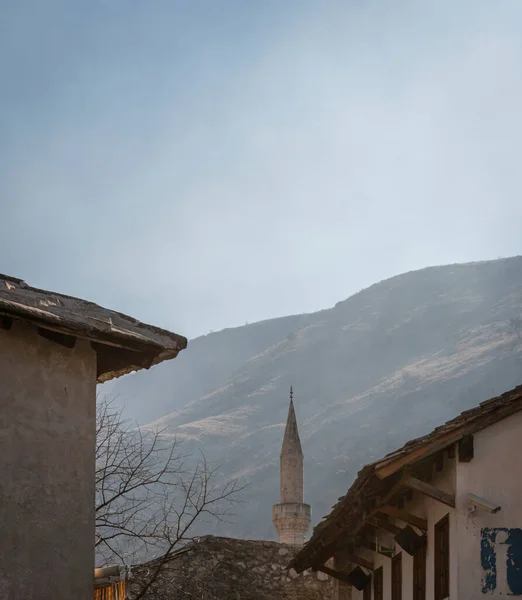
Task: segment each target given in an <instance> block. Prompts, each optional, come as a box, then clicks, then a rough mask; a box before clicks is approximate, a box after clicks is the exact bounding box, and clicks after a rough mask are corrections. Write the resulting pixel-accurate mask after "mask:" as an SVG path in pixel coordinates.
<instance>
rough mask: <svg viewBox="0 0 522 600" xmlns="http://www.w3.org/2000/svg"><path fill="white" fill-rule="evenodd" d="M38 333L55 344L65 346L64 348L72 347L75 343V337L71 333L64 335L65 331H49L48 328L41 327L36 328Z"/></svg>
mask: <svg viewBox="0 0 522 600" xmlns="http://www.w3.org/2000/svg"><path fill="white" fill-rule="evenodd" d="M37 331H38V335H39V336H40V337H43V338H45V339H46V340H49V341H50V342H54V343H55V344H59V345H60V346H65V347H66V348H69V349H71V348H74V346H75V344H76V338H75V337H74V336H73V335H66V334H65V333H58V332H57V331H50V330H49V329H44V328H43V327H38V328H37Z"/></svg>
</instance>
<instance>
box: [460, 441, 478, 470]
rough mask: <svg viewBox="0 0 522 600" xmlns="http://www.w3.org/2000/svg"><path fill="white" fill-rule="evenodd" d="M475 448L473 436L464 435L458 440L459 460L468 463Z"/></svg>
mask: <svg viewBox="0 0 522 600" xmlns="http://www.w3.org/2000/svg"><path fill="white" fill-rule="evenodd" d="M474 455H475V449H474V445H473V436H472V435H465V436H464V437H463V438H462V439H461V440H460V441H459V462H463V463H468V462H471V461H472V460H473V456H474Z"/></svg>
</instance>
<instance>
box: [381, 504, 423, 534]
mask: <svg viewBox="0 0 522 600" xmlns="http://www.w3.org/2000/svg"><path fill="white" fill-rule="evenodd" d="M379 510H380V512H382V513H384V514H385V515H388V516H389V517H393V518H394V519H399V520H401V521H404V523H408V524H409V525H413V526H414V527H418V528H419V529H423V530H424V531H426V530H427V529H428V521H427V520H426V519H423V518H422V517H417V516H416V515H412V514H411V513H409V512H408V511H406V510H401V509H400V508H397V507H396V506H389V505H387V506H381V507H380V509H379Z"/></svg>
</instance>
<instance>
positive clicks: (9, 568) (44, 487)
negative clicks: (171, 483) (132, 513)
mask: <svg viewBox="0 0 522 600" xmlns="http://www.w3.org/2000/svg"><path fill="white" fill-rule="evenodd" d="M186 345H187V340H186V339H185V338H184V337H181V336H179V335H176V334H173V333H170V332H168V331H164V330H162V329H159V328H156V327H152V326H150V325H145V324H143V323H140V322H139V321H137V320H135V319H132V318H131V317H127V316H125V315H122V314H120V313H117V312H114V311H111V310H107V309H104V308H101V307H100V306H97V305H96V304H93V303H90V302H86V301H83V300H79V299H77V298H71V297H69V296H64V295H61V294H55V293H50V292H47V291H44V290H39V289H35V288H32V287H30V286H28V285H27V284H26V283H25V282H24V281H22V280H20V279H16V278H14V277H8V276H5V275H0V382H1V385H0V406H1V411H0V457H1V458H0V522H1V523H2V538H1V541H0V598H6V599H7V598H9V600H22V599H23V600H26V599H28V598H74V599H75V600H87V599H89V600H91V599H92V597H93V572H94V472H95V464H94V450H95V408H96V383H99V382H103V381H107V380H109V379H111V378H113V377H118V376H120V375H123V374H125V373H129V372H131V371H135V370H138V369H143V368H149V367H150V366H152V365H154V364H157V363H159V362H161V361H163V360H166V359H171V358H174V357H175V356H176V355H177V354H178V352H179V351H180V350H182V349H183V348H185V347H186Z"/></svg>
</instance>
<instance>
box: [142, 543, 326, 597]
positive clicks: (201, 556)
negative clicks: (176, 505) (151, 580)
mask: <svg viewBox="0 0 522 600" xmlns="http://www.w3.org/2000/svg"><path fill="white" fill-rule="evenodd" d="M294 552H295V548H294V547H292V546H286V545H284V544H278V543H276V542H264V541H251V540H238V539H233V538H221V537H214V536H206V537H202V538H199V540H198V541H195V542H191V543H190V544H189V545H188V546H186V548H185V549H184V550H183V554H181V555H180V556H179V558H176V559H175V560H172V561H170V562H169V563H168V566H167V567H166V569H165V570H164V572H163V575H162V577H161V579H160V581H159V582H158V585H156V586H154V588H155V589H154V590H151V593H150V594H149V595H148V598H149V599H151V600H152V599H154V600H156V599H157V598H158V599H159V598H161V599H162V600H163V599H164V600H170V599H172V600H174V599H176V600H178V599H180V600H181V599H189V598H192V599H195V598H197V599H198V600H331V599H332V598H333V589H334V588H333V582H332V581H331V579H330V578H329V577H327V576H326V575H324V574H323V573H319V572H317V573H313V572H311V571H305V572H304V573H302V574H299V575H298V574H297V573H296V572H295V571H294V570H293V569H291V570H290V571H288V570H287V568H286V567H287V565H288V563H289V561H290V559H291V558H292V556H293V554H294ZM136 575H137V578H138V577H139V574H138V573H137V574H136Z"/></svg>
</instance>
